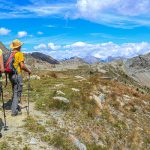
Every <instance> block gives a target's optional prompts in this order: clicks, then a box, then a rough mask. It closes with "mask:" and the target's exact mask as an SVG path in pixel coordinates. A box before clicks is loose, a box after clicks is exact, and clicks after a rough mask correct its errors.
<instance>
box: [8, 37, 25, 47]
mask: <svg viewBox="0 0 150 150" xmlns="http://www.w3.org/2000/svg"><path fill="white" fill-rule="evenodd" d="M23 44H24V43H22V42H21V41H19V40H18V39H15V40H13V41H12V43H11V44H10V48H11V49H15V48H18V47H20V46H22V45H23Z"/></svg>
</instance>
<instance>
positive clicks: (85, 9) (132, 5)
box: [76, 0, 150, 28]
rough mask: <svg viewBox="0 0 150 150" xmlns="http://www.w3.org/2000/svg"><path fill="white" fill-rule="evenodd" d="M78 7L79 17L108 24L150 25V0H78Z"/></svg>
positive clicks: (128, 26)
mask: <svg viewBox="0 0 150 150" xmlns="http://www.w3.org/2000/svg"><path fill="white" fill-rule="evenodd" d="M77 8H78V14H77V15H76V17H77V18H78V17H79V18H84V19H87V20H90V21H93V22H96V23H100V24H105V25H108V26H114V27H120V28H132V27H136V26H138V25H150V21H149V18H150V15H149V13H150V9H149V8H150V0H144V1H143V0H132V1H131V0H105V1H103V0H94V1H93V0H78V1H77Z"/></svg>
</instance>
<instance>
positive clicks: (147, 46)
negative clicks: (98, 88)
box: [34, 42, 150, 59]
mask: <svg viewBox="0 0 150 150" xmlns="http://www.w3.org/2000/svg"><path fill="white" fill-rule="evenodd" d="M34 49H35V50H42V49H44V51H43V52H45V53H47V54H49V55H51V56H52V57H54V58H56V59H64V58H70V57H75V56H76V57H81V58H84V57H86V56H95V57H97V58H100V59H106V58H107V57H109V56H112V57H126V58H129V57H134V56H136V55H139V54H144V53H148V52H150V43H146V42H141V43H124V44H121V45H118V44H115V43H113V42H108V43H100V44H89V43H85V42H75V43H73V44H70V45H65V46H59V45H54V44H53V43H49V44H48V46H47V45H45V44H40V45H39V46H36V47H34Z"/></svg>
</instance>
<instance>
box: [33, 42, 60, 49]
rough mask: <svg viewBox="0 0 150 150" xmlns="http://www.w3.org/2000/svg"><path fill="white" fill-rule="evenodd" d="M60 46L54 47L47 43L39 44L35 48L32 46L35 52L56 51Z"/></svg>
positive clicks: (52, 44)
mask: <svg viewBox="0 0 150 150" xmlns="http://www.w3.org/2000/svg"><path fill="white" fill-rule="evenodd" d="M60 48H61V46H60V45H55V44H54V43H48V44H43V43H42V44H39V45H37V46H34V49H35V50H40V51H41V50H43V49H44V50H46V51H52V50H57V49H60Z"/></svg>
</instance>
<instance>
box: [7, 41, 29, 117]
mask: <svg viewBox="0 0 150 150" xmlns="http://www.w3.org/2000/svg"><path fill="white" fill-rule="evenodd" d="M22 45H23V43H22V42H21V41H19V40H18V39H15V40H14V41H13V42H12V43H11V44H10V48H11V49H12V52H11V54H12V55H13V56H14V62H13V67H14V70H15V71H13V72H12V73H9V80H10V81H11V84H12V92H13V96H12V106H11V110H12V114H11V115H12V116H17V115H18V114H21V108H20V106H19V105H18V103H19V100H20V99H21V94H22V87H23V79H22V70H24V71H25V72H27V73H28V74H29V75H30V74H31V70H30V69H28V68H27V67H26V65H25V64H24V61H25V58H24V55H23V53H22V52H21V47H22Z"/></svg>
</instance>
